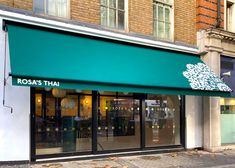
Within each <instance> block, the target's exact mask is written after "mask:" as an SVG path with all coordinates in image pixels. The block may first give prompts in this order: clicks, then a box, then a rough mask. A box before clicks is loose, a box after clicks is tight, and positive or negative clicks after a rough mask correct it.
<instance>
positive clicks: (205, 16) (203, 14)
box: [196, 0, 224, 30]
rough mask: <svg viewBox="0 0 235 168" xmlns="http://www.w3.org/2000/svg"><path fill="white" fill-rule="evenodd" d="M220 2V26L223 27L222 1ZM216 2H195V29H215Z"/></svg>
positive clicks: (212, 0) (211, 0) (202, 0)
mask: <svg viewBox="0 0 235 168" xmlns="http://www.w3.org/2000/svg"><path fill="white" fill-rule="evenodd" d="M220 1H221V24H220V27H221V28H223V26H224V19H223V18H224V0H220ZM216 18H217V0H197V19H196V23H197V29H198V30H200V29H207V28H211V27H215V26H216V24H217V20H216Z"/></svg>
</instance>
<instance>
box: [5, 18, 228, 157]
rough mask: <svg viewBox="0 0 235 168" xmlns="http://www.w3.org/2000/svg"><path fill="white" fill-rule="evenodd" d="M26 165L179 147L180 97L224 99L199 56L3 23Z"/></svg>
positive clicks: (181, 135)
mask: <svg viewBox="0 0 235 168" xmlns="http://www.w3.org/2000/svg"><path fill="white" fill-rule="evenodd" d="M4 27H5V30H6V31H7V34H8V41H9V53H10V54H9V55H10V60H9V62H10V67H11V68H10V77H11V78H12V85H13V86H14V87H17V86H24V87H30V88H31V89H30V116H31V118H30V122H31V128H30V131H31V137H30V140H31V143H30V144H31V154H30V156H31V160H32V161H34V160H37V159H42V158H48V157H59V156H74V155H85V154H86V155H87V154H97V155H99V154H102V153H110V152H124V151H125V152H126V151H128V152H130V151H141V150H142V151H145V150H159V149H163V148H167V149H171V148H172V149H173V148H174V149H175V148H184V146H185V123H184V122H185V121H184V120H185V97H184V95H200V96H229V95H230V91H231V89H230V88H229V87H228V86H227V85H225V84H224V83H223V82H222V81H221V80H220V79H219V78H218V77H217V76H216V75H215V74H214V73H213V72H212V71H211V70H210V69H209V68H208V66H207V65H205V64H204V63H203V62H202V61H201V60H200V57H199V56H198V55H195V54H190V53H184V52H179V51H171V50H165V49H160V48H154V47H151V46H144V45H139V44H135V43H129V42H125V41H117V40H112V39H110V38H103V37H102V38H101V37H98V36H89V35H85V34H80V33H73V32H67V31H62V30H56V29H51V28H45V27H40V26H35V25H29V24H23V23H17V22H12V21H5V25H4Z"/></svg>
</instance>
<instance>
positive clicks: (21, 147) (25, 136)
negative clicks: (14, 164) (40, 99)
mask: <svg viewBox="0 0 235 168" xmlns="http://www.w3.org/2000/svg"><path fill="white" fill-rule="evenodd" d="M0 28H2V18H0ZM6 55H7V73H6V76H8V74H9V70H10V65H9V52H8V51H7V54H6ZM4 57H5V32H4V31H2V29H1V30H0V162H1V161H21V160H29V159H30V88H28V87H18V86H12V84H11V77H9V78H8V80H7V84H6V87H5V104H6V105H7V106H11V107H12V108H13V113H11V112H10V109H9V108H7V107H4V106H3V92H4V84H3V83H4V82H3V81H4ZM26 64H27V63H26Z"/></svg>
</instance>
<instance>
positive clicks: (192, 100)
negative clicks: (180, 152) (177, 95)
mask: <svg viewBox="0 0 235 168" xmlns="http://www.w3.org/2000/svg"><path fill="white" fill-rule="evenodd" d="M185 99H186V100H185V101H186V107H185V117H186V148H187V149H192V148H198V147H202V144H203V125H202V124H203V115H202V114H203V113H202V97H200V96H186V97H185Z"/></svg>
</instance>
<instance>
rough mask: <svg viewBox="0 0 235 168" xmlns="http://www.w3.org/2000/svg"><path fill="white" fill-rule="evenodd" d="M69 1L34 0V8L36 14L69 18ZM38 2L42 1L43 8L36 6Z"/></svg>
mask: <svg viewBox="0 0 235 168" xmlns="http://www.w3.org/2000/svg"><path fill="white" fill-rule="evenodd" d="M69 2H70V0H35V1H34V10H35V12H36V13H38V14H45V15H49V16H57V17H62V18H69V9H70V6H69V4H70V3H69ZM40 3H43V9H38V8H37V6H36V4H40ZM38 10H39V11H38Z"/></svg>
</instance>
